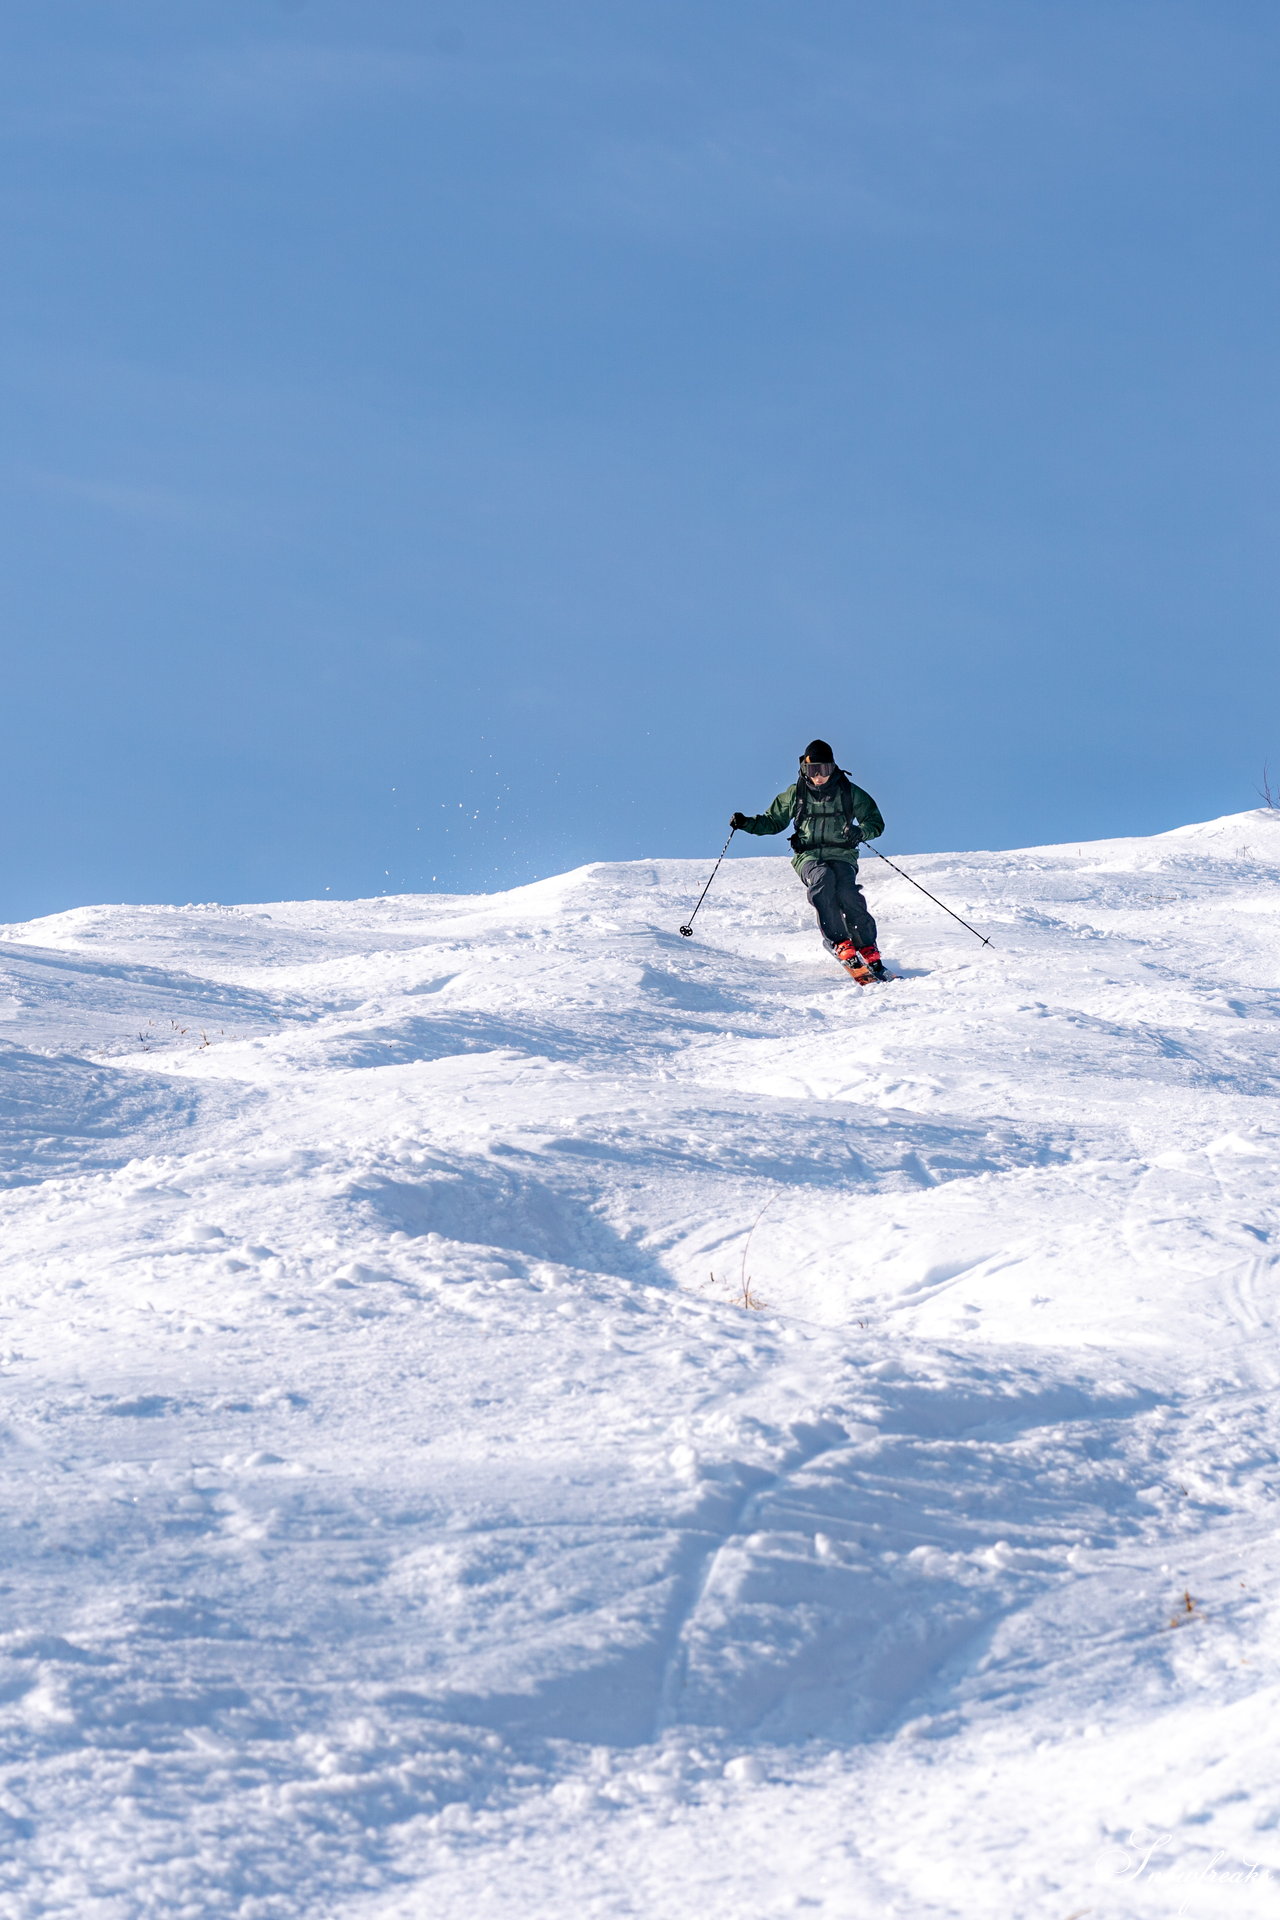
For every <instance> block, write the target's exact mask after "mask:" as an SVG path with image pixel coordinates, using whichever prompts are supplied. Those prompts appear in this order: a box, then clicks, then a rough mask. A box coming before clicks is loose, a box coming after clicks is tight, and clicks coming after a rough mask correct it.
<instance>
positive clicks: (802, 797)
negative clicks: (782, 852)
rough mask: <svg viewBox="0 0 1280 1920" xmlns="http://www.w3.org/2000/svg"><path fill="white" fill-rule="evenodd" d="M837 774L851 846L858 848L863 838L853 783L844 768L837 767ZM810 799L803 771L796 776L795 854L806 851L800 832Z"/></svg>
mask: <svg viewBox="0 0 1280 1920" xmlns="http://www.w3.org/2000/svg"><path fill="white" fill-rule="evenodd" d="M836 772H837V773H838V774H839V776H840V779H841V782H842V784H841V786H840V787H839V788H838V789H837V791H838V793H839V795H840V799H841V802H842V804H843V806H844V818H845V827H846V830H847V832H848V835H849V845H850V846H851V847H856V846H857V845H858V842H859V841H860V840H861V838H862V834H861V832H860V831H859V830H858V828H857V825H856V822H855V820H854V817H853V781H852V780H851V779H850V777H849V775H848V774H847V773H846V772H845V770H844V768H843V767H837V768H836ZM809 799H810V793H809V782H808V781H807V780H806V778H805V776H804V773H803V771H801V772H800V773H798V774H797V775H796V804H795V809H794V811H793V813H792V815H791V825H792V828H793V832H792V835H791V848H792V851H793V852H794V853H803V852H804V851H805V848H804V847H803V846H802V844H801V834H800V830H801V828H802V827H803V826H804V820H805V815H806V814H807V813H808V811H809Z"/></svg>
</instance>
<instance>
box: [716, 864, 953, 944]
mask: <svg viewBox="0 0 1280 1920" xmlns="http://www.w3.org/2000/svg"><path fill="white" fill-rule="evenodd" d="M725 844H726V845H727V844H728V842H727V841H726V843H725ZM862 844H863V846H864V847H871V851H872V853H874V854H875V856H876V859H877V860H883V861H884V863H885V865H886V867H892V868H893V870H894V872H895V873H901V874H902V877H903V879H904V880H911V875H910V874H909V873H906V872H904V871H903V869H902V868H901V867H899V866H897V865H896V864H895V863H894V862H893V861H892V860H891V859H890V858H889V856H888V854H887V853H881V851H880V849H879V847H872V846H871V842H870V841H869V840H864V841H863V843H862ZM710 884H711V882H710V881H708V882H707V885H708V886H710ZM911 884H912V886H913V887H920V882H919V881H918V880H911ZM920 891H921V893H922V894H923V895H924V896H925V899H926V900H932V902H933V904H934V906H935V907H941V908H942V911H943V912H944V913H950V914H951V918H952V919H953V920H960V915H959V914H958V913H952V912H951V908H950V907H948V906H946V905H944V904H943V902H942V901H941V900H939V898H938V896H937V894H936V893H930V891H929V889H928V887H920ZM699 904H701V902H699ZM689 918H690V919H692V918H693V915H692V914H690V916H689ZM960 925H961V926H962V927H967V928H968V930H969V932H970V933H971V934H972V935H973V937H974V939H975V940H981V942H982V944H983V946H984V947H989V946H990V945H991V942H990V940H988V938H987V936H986V934H985V933H979V932H978V929H977V928H976V927H970V926H969V922H968V921H967V920H960ZM680 931H681V933H683V932H684V928H683V927H681V929H680Z"/></svg>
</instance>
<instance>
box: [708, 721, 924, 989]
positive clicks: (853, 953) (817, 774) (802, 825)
mask: <svg viewBox="0 0 1280 1920" xmlns="http://www.w3.org/2000/svg"><path fill="white" fill-rule="evenodd" d="M788 821H794V822H795V831H794V832H793V833H792V835H791V847H792V860H791V864H792V866H793V867H794V868H795V870H796V872H797V873H798V874H799V875H800V878H801V879H802V880H803V881H804V884H805V889H806V891H807V893H808V895H809V899H810V902H811V903H812V906H813V910H814V912H815V913H816V914H817V916H818V925H819V926H820V927H821V929H822V940H823V944H824V946H825V947H826V948H827V950H828V952H830V953H834V955H835V956H836V959H837V960H839V961H840V963H841V964H842V965H843V966H845V967H847V968H848V970H849V972H850V973H851V974H852V975H853V977H854V979H855V980H856V981H857V982H858V985H859V986H861V987H865V986H869V985H870V983H871V982H872V981H873V980H887V979H889V977H890V976H889V975H888V974H887V973H886V972H885V969H884V962H883V961H882V960H881V958H880V949H879V947H877V945H876V923H875V921H874V920H873V919H872V918H871V914H870V911H869V909H868V907H867V903H866V901H865V900H864V899H863V897H862V888H861V887H860V886H859V885H858V843H859V841H860V840H864V839H866V840H875V839H876V838H877V837H878V836H879V835H880V834H882V833H883V832H884V821H883V820H882V819H881V817H880V809H879V808H878V807H877V805H876V803H875V801H874V800H873V799H872V798H871V795H870V794H869V793H864V792H863V791H862V788H861V787H855V786H854V784H853V782H852V780H851V779H850V778H849V776H848V774H847V773H845V772H843V771H842V770H841V769H840V768H839V767H838V766H837V765H836V764H835V755H834V754H833V753H832V751H831V748H830V747H829V746H828V745H827V743H826V741H825V740H811V741H810V742H809V744H808V746H807V747H806V748H805V750H804V752H803V753H802V754H801V756H800V776H799V778H798V779H797V781H796V783H795V785H794V786H792V787H788V788H787V789H786V791H785V792H783V793H780V794H779V795H778V797H777V799H776V800H775V801H774V802H773V805H772V806H771V807H769V808H768V809H767V811H766V812H764V813H755V814H746V813H735V814H734V816H733V818H732V820H731V821H730V822H729V824H730V826H731V827H734V828H735V829H736V830H737V831H738V832H740V833H781V832H782V831H783V830H784V828H785V827H786V825H787V822H788Z"/></svg>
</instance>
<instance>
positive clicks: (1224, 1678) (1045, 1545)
mask: <svg viewBox="0 0 1280 1920" xmlns="http://www.w3.org/2000/svg"><path fill="white" fill-rule="evenodd" d="M908 865H909V868H910V871H911V872H912V873H914V874H915V875H916V876H917V877H918V878H919V879H920V880H921V881H922V882H923V883H924V884H925V885H927V886H928V887H930V888H931V889H932V890H933V891H935V892H936V893H938V894H940V895H941V896H942V897H943V898H944V899H947V900H948V901H949V902H950V903H951V904H952V905H954V906H955V908H956V910H957V911H958V912H960V913H962V914H964V916H965V917H966V918H967V919H970V920H972V921H973V922H974V923H975V924H976V925H980V926H981V927H982V928H983V929H984V931H986V932H988V933H989V934H990V935H991V937H992V939H993V941H994V942H995V945H994V946H993V947H992V948H991V949H988V950H984V949H981V948H979V947H978V946H977V944H976V942H974V941H973V940H972V939H971V937H970V936H969V935H968V934H966V933H963V932H962V931H961V929H959V928H958V927H956V926H955V925H954V923H952V922H950V921H947V920H946V919H945V918H944V917H943V916H942V915H940V914H939V913H938V912H937V910H936V909H935V908H933V907H932V906H931V905H930V904H929V902H928V901H926V900H925V899H923V898H922V896H921V895H920V894H918V893H916V892H915V891H914V890H913V889H912V888H911V887H909V886H908V885H907V883H906V882H905V881H904V880H902V879H900V878H899V877H897V876H896V875H894V874H892V873H891V872H890V871H889V870H888V869H887V868H883V867H880V866H879V865H878V863H876V862H875V861H873V860H869V861H868V862H867V863H866V865H865V867H864V878H865V881H866V884H867V889H868V893H869V895H870V896H871V898H872V903H873V906H874V908H875V910H876V913H877V916H878V917H879V919H880V923H881V929H882V943H883V946H884V950H885V956H886V960H887V961H888V963H889V965H890V967H891V968H892V969H893V970H894V971H895V972H898V973H900V974H901V975H902V978H901V979H900V980H899V981H898V982H897V983H896V984H894V985H893V986H891V987H888V988H884V989H877V990H866V991H861V990H859V989H857V988H856V987H854V986H853V985H852V984H851V983H850V982H848V980H847V979H846V977H845V976H844V975H843V973H842V972H841V971H840V970H838V969H837V968H836V967H835V966H834V964H833V963H832V962H831V961H830V959H828V958H827V957H826V955H825V954H824V953H823V951H822V948H821V946H820V944H819V941H818V938H817V935H816V933H815V932H814V931H813V928H812V924H811V918H810V915H809V912H808V908H807V906H806V904H805V900H804V895H803V892H802V890H801V889H800V888H799V887H798V886H797V885H796V883H795V880H794V876H793V875H792V873H791V871H790V867H789V865H788V864H787V862H786V861H785V860H783V859H778V858H746V859H740V860H737V861H733V862H730V863H728V864H727V865H726V866H725V867H724V868H722V869H721V873H720V876H719V878H718V879H717V883H716V887H715V889H714V890H713V892H712V894H711V895H710V896H709V898H708V900H707V903H706V905H705V906H704V908H703V910H702V913H701V914H700V915H699V919H698V922H697V937H696V938H695V939H694V940H692V941H685V940H682V939H681V938H680V937H679V935H678V933H677V932H676V929H677V927H678V925H679V923H680V921H681V919H682V918H683V917H684V915H685V913H686V912H687V910H688V907H689V904H690V902H691V901H692V899H693V898H694V897H696V893H697V890H698V887H699V886H700V885H701V877H700V870H699V869H698V868H697V867H696V865H695V864H694V863H690V862H681V861H662V860H652V861H637V862H631V863H628V864H624V865H613V866H609V865H596V866H591V867H587V868H584V869H582V870H580V871H578V872H575V873H570V874H565V875H561V876H559V877H558V878H556V879H554V880H548V881H544V882H540V883H538V884H536V885H532V886H527V887H522V888H517V889H515V890H514V891H512V892H510V893H507V894H502V895H495V896H479V897H474V898H461V897H445V896H421V897H403V898H394V899H379V900H371V901H355V902H304V903H283V904H274V905H268V906H263V907H232V908H229V907H221V906H204V907H187V908H162V907H92V908H84V909H79V910H77V911H75V912H71V913H65V914H60V915H56V916H53V917H51V918H49V919H46V920H42V921H38V922H33V923H31V924H29V925H25V926H15V927H10V928H7V929H4V930H0V1207H2V1208H3V1212H4V1247H5V1260H4V1269H3V1282H2V1285H0V1293H2V1295H3V1300H2V1305H3V1327H2V1329H0V1373H2V1375H3V1389H4V1406H3V1412H2V1414H0V1444H2V1445H3V1449H4V1455H5V1461H6V1468H7V1471H6V1473H5V1476H4V1492H5V1499H4V1503H3V1508H2V1509H0V1525H2V1526H3V1531H4V1554H3V1571H2V1572H0V1596H2V1599H3V1612H2V1614H0V1718H2V1724H3V1747H2V1751H3V1768H2V1770H0V1912H2V1913H3V1915H4V1916H5V1920H37V1916H41V1917H43V1916H53V1915H75V1916H77V1920H135V1917H141V1916H147V1917H148V1920H150V1917H151V1916H157V1917H158V1916H161V1915H163V1916H165V1920H175V1917H177V1920H182V1917H184V1916H189V1917H190V1920H205V1917H206V1916H220V1915H228V1916H230V1915H234V1916H237V1917H238V1920H295V1917H297V1920H301V1917H302V1916H305V1917H306V1920H316V1917H317V1916H335V1917H338V1916H340V1917H341V1920H420V1917H421V1916H424V1915H430V1916H432V1920H446V1917H448V1920H453V1917H454V1916H457V1920H463V1916H466V1920H498V1917H499V1916H501V1917H502V1920H509V1916H513V1915H519V1916H521V1917H522V1920H524V1917H525V1916H528V1920H540V1917H541V1916H548V1920H549V1917H550V1916H555V1917H556V1920H559V1917H560V1916H563V1915H565V1914H572V1915H573V1916H575V1920H578V1917H579V1916H582V1917H594V1916H601V1917H602V1920H603V1917H605V1916H609V1917H610V1920H612V1916H630V1915H637V1916H646V1920H649V1917H652V1920H683V1917H684V1916H690V1917H691V1920H692V1916H697V1917H698V1920H770V1917H771V1916H775V1915H778V1916H781V1915H788V1914H794V1913H797V1912H803V1913H813V1914H814V1915H822V1916H828V1917H831V1916H835V1917H837V1920H854V1917H855V1916H856V1917H857V1920H864V1917H865V1916H870V1915H875V1916H879V1915H902V1916H908V1915H910V1916H912V1920H952V1917H953V1916H965V1917H966V1920H968V1916H988V1915H990V1916H993V1917H994V1916H1001V1917H1002V1920H1005V1917H1007V1916H1015V1915H1023V1914H1028V1915H1030V1914H1036V1915H1039V1914H1044V1915H1047V1916H1057V1917H1058V1920H1071V1916H1076V1915H1084V1914H1088V1915H1090V1916H1094V1917H1102V1920H1128V1917H1129V1916H1147V1915H1151V1916H1156V1915H1166V1914H1174V1913H1180V1912H1186V1913H1195V1914H1205V1915H1214V1916H1217V1915H1221V1914H1228V1913H1231V1914H1234V1913H1241V1914H1273V1915H1280V1787H1277V1785H1276V1778H1277V1770H1276V1766H1275V1759H1274V1754H1275V1734H1274V1730H1273V1726H1274V1719H1275V1711H1276V1692H1277V1679H1278V1677H1280V1620H1278V1616H1277V1607H1276V1602H1275V1599H1274V1594H1275V1590H1276V1577H1277V1574H1280V1543H1278V1542H1277V1539H1276V1529H1275V1513H1276V1492H1277V1477H1278V1467H1277V1461H1278V1458H1280V1454H1278V1448H1280V1412H1278V1411H1277V1406H1276V1393H1277V1385H1278V1384H1280V1350H1278V1347H1277V1293H1278V1290H1280V1211H1278V1207H1280V1203H1278V1199H1277V1194H1278V1183H1277V1174H1278V1171H1280V1166H1278V1159H1280V1155H1278V1148H1280V1114H1278V1112H1277V1106H1276V1092H1277V1088H1278V1087H1280V985H1278V984H1277V980H1278V977H1280V976H1278V975H1277V966H1276V950H1277V938H1276V936H1277V930H1278V928H1280V887H1278V884H1277V883H1278V881H1280V818H1278V817H1277V816H1275V815H1272V814H1268V813H1265V812H1255V813H1249V814H1241V815H1238V816H1232V817H1230V818H1228V819H1226V820H1221V821H1213V822H1210V823H1207V824H1206V825H1203V826H1196V827H1188V828H1183V829H1179V830H1178V831H1176V832H1174V833H1169V834H1162V835H1157V836H1155V837H1153V838H1150V839H1144V840H1123V841H1108V842H1098V843H1092V844H1087V845H1082V846H1079V847H1057V848H1054V847H1047V848H1033V849H1029V850H1026V851H1022V852H1014V853H994V854H957V855H937V856H931V857H918V858H916V859H914V860H912V861H910V862H909V863H908ZM744 1297H745V1301H746V1302H747V1304H744Z"/></svg>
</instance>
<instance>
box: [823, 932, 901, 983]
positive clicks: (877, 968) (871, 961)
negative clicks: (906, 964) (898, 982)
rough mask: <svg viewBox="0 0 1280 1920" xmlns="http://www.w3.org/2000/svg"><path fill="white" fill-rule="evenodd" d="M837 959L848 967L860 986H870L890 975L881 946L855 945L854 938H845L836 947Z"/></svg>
mask: <svg viewBox="0 0 1280 1920" xmlns="http://www.w3.org/2000/svg"><path fill="white" fill-rule="evenodd" d="M836 959H837V960H838V961H839V962H840V964H841V966H843V967H847V968H848V970H849V972H850V973H851V974H852V975H853V977H854V979H855V980H856V981H857V983H858V985H859V986H860V987H869V986H871V985H872V984H873V983H874V982H876V981H879V980H887V979H888V978H889V977H890V976H889V975H888V974H887V973H886V972H885V969H884V962H883V960H882V959H881V958H880V949H879V947H855V946H854V944H853V942H852V940H844V941H842V942H841V944H840V945H839V946H838V947H837V948H836Z"/></svg>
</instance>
